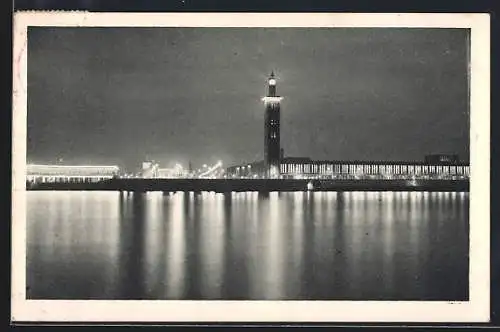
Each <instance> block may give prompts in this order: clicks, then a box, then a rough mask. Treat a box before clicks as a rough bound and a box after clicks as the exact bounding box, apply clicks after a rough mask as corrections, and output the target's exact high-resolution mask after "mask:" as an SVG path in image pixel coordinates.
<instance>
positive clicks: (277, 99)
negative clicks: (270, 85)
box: [262, 96, 283, 103]
mask: <svg viewBox="0 0 500 332" xmlns="http://www.w3.org/2000/svg"><path fill="white" fill-rule="evenodd" d="M282 99H283V97H269V96H267V97H263V98H262V101H264V102H266V103H279V102H280V101H281V100H282Z"/></svg>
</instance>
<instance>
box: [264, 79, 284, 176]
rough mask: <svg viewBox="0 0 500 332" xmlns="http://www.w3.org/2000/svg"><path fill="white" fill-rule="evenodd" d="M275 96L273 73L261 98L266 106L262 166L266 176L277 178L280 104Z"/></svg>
mask: <svg viewBox="0 0 500 332" xmlns="http://www.w3.org/2000/svg"><path fill="white" fill-rule="evenodd" d="M281 99H282V98H281V97H279V96H277V95H276V78H275V77H274V72H271V76H270V77H269V78H268V80H267V96H266V97H264V98H262V100H263V101H264V103H265V105H266V114H265V116H264V166H265V171H266V176H267V177H270V178H277V177H279V173H280V102H281Z"/></svg>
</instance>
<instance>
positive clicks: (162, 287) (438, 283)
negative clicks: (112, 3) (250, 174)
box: [27, 192, 469, 300]
mask: <svg viewBox="0 0 500 332" xmlns="http://www.w3.org/2000/svg"><path fill="white" fill-rule="evenodd" d="M27 195H28V220H27V225H28V229H27V232H28V233H27V236H28V237H27V239H28V248H27V249H28V255H27V286H28V287H27V294H28V298H33V299H35V298H36V299H42V298H45V299H54V298H60V299H194V300H196V299H250V300H252V299H253V300H259V299H262V300H265V299H268V300H278V299H338V300H342V299H350V300H398V299H399V300H419V299H424V300H465V299H467V297H468V229H469V227H468V209H469V205H468V204H469V196H468V194H467V193H427V192H424V193H418V192H344V193H342V192H339V193H336V192H315V193H311V192H294V193H270V194H268V195H264V194H258V193H255V192H244V193H230V194H225V195H224V194H215V193H201V194H194V193H176V194H170V195H167V194H162V193H155V192H151V193H144V194H140V193H135V194H132V193H128V194H127V193H121V194H120V193H115V192H28V193H27Z"/></svg>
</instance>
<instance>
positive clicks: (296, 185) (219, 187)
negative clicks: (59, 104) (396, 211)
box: [26, 179, 469, 193]
mask: <svg viewBox="0 0 500 332" xmlns="http://www.w3.org/2000/svg"><path fill="white" fill-rule="evenodd" d="M310 183H312V187H311V185H310ZM26 191H119V192H165V193H173V192H216V193H230V192H248V191H254V192H255V191H256V192H262V193H266V192H301V191H302V192H308V191H311V192H321V191H337V192H343V191H345V192H349V191H366V192H368V191H428V192H439V191H441V192H469V180H416V181H409V180H291V179H279V180H278V179H110V180H106V181H101V182H94V183H39V184H29V183H27V185H26Z"/></svg>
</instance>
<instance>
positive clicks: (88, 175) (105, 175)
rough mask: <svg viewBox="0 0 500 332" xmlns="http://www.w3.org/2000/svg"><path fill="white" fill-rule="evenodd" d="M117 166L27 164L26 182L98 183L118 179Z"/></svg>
mask: <svg viewBox="0 0 500 332" xmlns="http://www.w3.org/2000/svg"><path fill="white" fill-rule="evenodd" d="M119 173H120V168H119V167H118V166H113V165H112V166H97V165H36V164H29V165H27V169H26V181H27V182H30V183H40V182H41V183H44V182H66V183H85V182H99V181H102V180H107V179H111V178H113V177H118V176H119Z"/></svg>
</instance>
